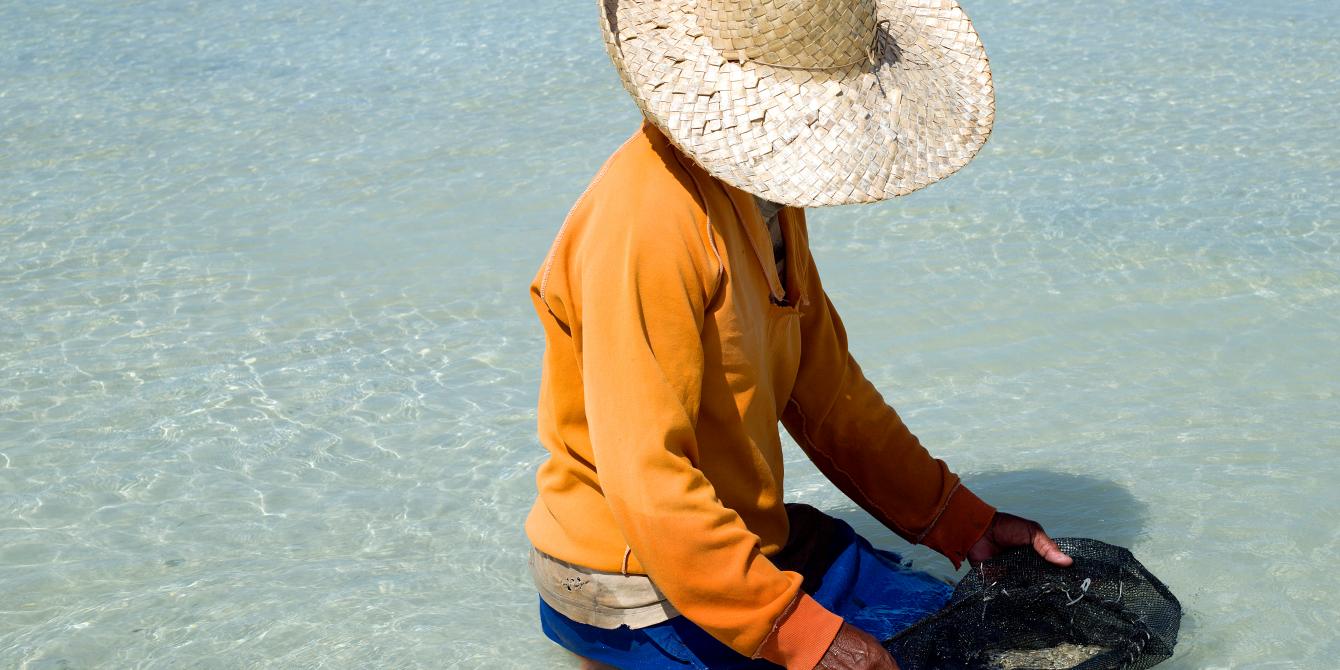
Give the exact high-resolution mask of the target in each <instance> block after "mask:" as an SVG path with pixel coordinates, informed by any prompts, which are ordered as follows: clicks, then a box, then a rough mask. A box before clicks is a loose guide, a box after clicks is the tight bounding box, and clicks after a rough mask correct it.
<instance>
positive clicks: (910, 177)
mask: <svg viewBox="0 0 1340 670" xmlns="http://www.w3.org/2000/svg"><path fill="white" fill-rule="evenodd" d="M600 3H601V10H602V11H601V25H602V29H603V32H604V36H605V44H606V48H607V50H608V52H609V54H610V58H611V59H612V60H613V61H614V64H615V67H616V68H617V69H618V71H619V75H620V77H621V78H622V79H623V83H624V87H625V88H626V89H627V90H628V92H629V93H630V94H632V96H633V99H634V100H635V101H636V102H637V105H638V107H640V108H641V109H642V112H643V114H644V115H646V117H647V118H648V119H650V120H651V121H652V123H654V124H655V125H656V126H657V127H658V128H660V129H661V130H662V132H664V133H665V134H666V135H667V136H668V137H669V138H670V140H671V141H672V142H674V143H675V145H676V146H678V147H679V148H680V149H681V150H682V151H684V153H686V154H688V155H689V156H690V157H691V158H692V159H693V160H694V161H696V162H697V163H698V164H699V165H701V166H702V167H703V168H704V169H705V170H707V172H708V173H710V174H712V175H713V176H715V177H717V178H719V179H721V180H723V181H725V182H726V183H728V184H730V185H732V186H735V187H736V188H739V189H742V190H744V191H748V192H750V193H753V194H755V195H758V196H760V197H763V198H766V199H768V200H772V201H774V202H779V203H782V204H786V205H792V206H797V207H817V206H824V205H841V204H849V203H860V202H873V201H877V200H883V199H885V198H890V197H893V196H898V195H903V194H906V193H910V192H912V191H915V190H917V189H919V188H921V187H923V186H926V185H928V184H931V183H933V182H935V181H937V180H939V179H943V178H944V177H946V176H948V175H950V174H952V173H954V172H955V171H957V170H958V169H959V168H961V167H963V166H964V165H966V164H967V163H968V161H970V160H972V157H973V156H975V155H976V154H977V152H978V150H979V149H981V147H982V145H983V144H984V143H985V142H986V140H987V137H988V136H989V135H990V134H991V125H992V122H993V120H994V118H995V99H994V93H993V89H992V83H991V70H990V67H989V65H988V62H987V58H986V52H985V50H984V49H983V47H982V43H981V40H980V39H979V38H978V36H977V33H976V31H975V30H973V27H972V24H971V23H970V22H969V21H968V17H967V16H966V15H965V14H964V13H963V10H962V9H960V8H959V6H958V4H957V3H955V2H952V1H951V0H876V3H875V4H876V11H877V17H876V18H877V20H878V21H879V22H880V23H879V29H878V34H877V39H876V40H875V42H874V43H875V48H874V50H873V56H874V63H875V64H874V65H872V64H871V63H869V62H864V61H863V62H860V63H856V64H853V65H851V66H848V67H845V68H841V69H835V70H822V71H816V70H804V69H795V68H782V67H773V66H769V65H766V64H763V63H760V62H757V61H749V60H745V61H744V62H742V63H741V62H732V61H728V60H726V59H725V58H723V57H722V56H721V54H720V53H719V52H718V51H717V50H716V49H714V48H713V47H712V45H711V42H710V40H709V39H708V38H707V37H705V36H704V35H703V34H702V30H701V29H700V27H699V24H698V19H697V17H696V16H695V14H694V12H695V9H696V3H695V1H694V0H649V1H648V0H600Z"/></svg>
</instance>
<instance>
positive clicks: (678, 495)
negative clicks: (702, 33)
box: [526, 123, 994, 670]
mask: <svg viewBox="0 0 1340 670" xmlns="http://www.w3.org/2000/svg"><path fill="white" fill-rule="evenodd" d="M780 220H781V224H782V229H783V237H784V239H785V240H786V246H787V259H786V268H787V272H786V275H787V282H788V285H787V286H782V284H781V281H780V280H779V278H778V273H777V268H776V265H775V264H774V262H773V256H772V245H771V241H770V237H769V234H768V230H767V226H766V224H765V223H764V222H763V221H762V219H761V218H760V216H759V213H758V208H757V206H756V205H755V202H754V200H753V198H752V196H750V195H749V194H747V193H745V192H743V191H740V190H738V189H735V188H733V187H731V186H728V185H726V184H724V183H723V182H721V181H719V180H717V179H714V178H712V177H711V176H709V175H708V174H707V173H706V172H704V171H703V170H702V169H701V168H699V167H698V166H697V165H696V164H695V163H693V162H692V160H690V159H689V158H688V157H686V156H684V155H683V154H682V153H680V152H679V151H678V150H677V149H675V148H674V147H673V145H671V144H670V142H669V141H668V140H667V139H666V138H665V137H664V136H663V135H662V134H661V133H660V132H659V131H658V130H656V128H655V127H654V126H652V125H651V124H648V123H644V124H643V126H642V128H641V129H639V131H638V132H637V133H635V134H634V135H633V137H632V138H631V139H629V140H628V141H627V142H626V143H625V144H624V145H623V146H622V147H621V148H620V149H619V150H618V151H617V152H615V154H614V155H613V156H612V157H611V158H610V159H609V161H608V162H607V163H606V164H605V166H604V167H603V168H602V169H601V171H600V172H599V174H597V175H596V177H595V179H594V180H593V181H592V183H591V185H590V187H589V188H588V189H587V191H586V192H585V193H584V194H583V195H582V196H581V198H580V199H579V200H578V202H577V204H576V205H575V206H574V207H573V209H572V211H571V213H570V214H569V215H568V218H567V220H566V221H565V222H564V225H563V227H562V229H561V230H560V231H559V233H558V236H557V239H556V240H555V241H554V244H553V247H552V249H551V250H550V252H549V255H548V257H547V258H546V260H545V262H544V265H543V266H542V267H541V269H540V271H539V273H538V275H537V276H536V278H535V281H534V283H533V284H532V286H531V297H532V299H533V301H534V304H535V308H536V311H537V313H538V315H539V317H540V321H541V323H542V324H543V326H544V333H545V352H544V361H543V372H542V380H541V387H540V400H539V437H540V440H541V442H542V443H543V444H544V446H545V447H546V448H547V449H548V450H549V452H550V457H549V459H548V460H547V461H546V462H545V463H544V464H543V465H541V466H540V469H539V472H538V474H537V476H536V481H537V485H538V489H539V496H538V498H537V499H536V501H535V505H534V507H533V508H532V509H531V512H530V515H529V517H528V518H527V520H526V533H527V535H528V536H529V538H530V540H531V542H532V543H533V544H534V545H535V547H536V548H538V549H539V550H540V551H543V552H545V553H547V554H549V555H551V556H554V557H556V558H559V559H562V560H564V561H568V562H571V563H575V564H578V565H583V566H586V567H588V568H591V569H595V570H602V571H609V572H618V571H620V570H621V569H626V570H627V571H629V572H632V573H637V574H646V575H648V576H649V577H650V578H651V579H652V581H653V582H654V583H655V584H656V585H657V586H658V587H659V588H660V589H661V591H662V592H663V593H664V594H665V595H666V597H667V598H668V599H669V600H670V602H671V604H673V605H674V606H675V608H676V609H677V610H678V611H679V612H681V613H682V614H683V615H684V616H686V617H688V619H689V620H690V621H692V622H694V623H695V624H697V625H698V626H700V627H702V628H703V629H705V630H706V631H707V632H708V633H710V634H711V635H712V636H713V637H715V638H717V639H718V640H721V641H722V642H723V643H725V644H727V645H729V646H730V647H731V648H732V649H735V650H736V651H738V652H740V653H741V654H744V655H746V656H753V657H765V658H768V659H769V660H771V661H773V662H776V663H779V664H782V665H785V666H787V667H788V668H804V669H805V670H808V669H809V668H812V667H813V666H814V664H815V663H816V662H817V661H818V660H819V658H820V657H821V656H822V655H823V653H824V651H825V650H826V649H827V647H828V644H829V643H830V642H831V641H832V639H833V637H834V635H836V633H837V629H838V627H839V626H840V625H841V620H840V619H839V618H838V617H837V616H836V615H834V614H832V613H830V612H828V611H827V610H826V609H824V608H823V607H822V606H820V605H819V604H818V603H817V602H815V601H814V600H813V599H812V598H810V597H809V596H807V595H805V594H803V593H802V592H801V591H800V584H801V577H800V575H798V574H796V573H794V572H784V571H782V570H779V569H778V568H777V567H776V566H774V565H773V564H772V562H771V561H769V560H768V556H770V555H773V554H775V553H776V552H777V551H779V550H780V549H781V548H782V545H783V544H785V542H786V540H787V532H788V526H787V516H786V510H785V508H784V507H783V500H782V495H783V488H782V474H783V473H782V449H781V442H780V436H779V434H778V422H779V421H781V422H782V423H783V424H784V425H785V426H786V429H787V430H788V431H789V432H790V433H791V435H792V436H794V437H795V439H796V441H797V442H798V443H799V444H800V446H801V447H802V448H803V449H804V451H805V453H806V454H807V455H808V456H809V457H810V459H812V460H813V461H814V462H815V464H816V465H817V466H818V467H819V469H820V470H821V471H822V472H823V473H824V474H825V475H826V476H827V477H828V478H829V479H830V480H832V481H833V483H834V484H835V485H837V486H838V488H839V489H841V490H842V491H843V492H844V493H845V494H847V495H848V496H850V497H851V498H852V499H853V500H855V501H856V502H857V503H858V504H860V505H861V506H862V507H863V508H865V509H866V510H867V511H869V512H870V513H871V514H872V515H874V516H875V517H876V518H878V519H879V520H880V521H881V522H883V523H884V524H885V525H887V526H888V527H890V528H891V529H893V530H894V531H895V532H897V533H898V534H899V535H901V536H902V537H904V538H906V539H908V540H909V541H912V542H919V543H922V544H925V545H927V546H929V547H931V548H933V549H935V550H937V551H939V552H940V553H942V554H944V555H946V556H947V557H949V558H950V560H952V561H954V564H955V565H958V563H959V562H960V561H961V560H962V559H963V558H964V556H965V555H966V553H967V551H968V549H969V547H971V545H972V544H973V543H974V542H975V541H976V540H977V539H978V538H979V537H981V535H982V533H983V532H985V530H986V527H987V525H988V524H989V523H990V520H991V517H992V515H993V514H994V510H993V509H992V508H991V507H990V506H988V505H986V504H985V503H983V502H982V501H981V500H979V499H978V498H977V497H976V496H974V495H973V494H972V493H971V492H970V491H968V490H967V489H966V488H964V487H962V486H960V485H959V480H958V477H957V476H955V475H954V474H953V473H952V472H950V471H949V469H948V468H947V467H945V465H944V463H942V462H941V461H938V460H936V459H934V458H932V457H931V456H930V455H929V454H928V453H927V452H926V450H925V449H923V448H922V446H921V445H920V443H918V441H917V439H916V437H915V436H913V435H912V433H911V432H909V431H908V429H907V428H906V427H905V426H904V425H903V422H902V421H901V420H900V419H899V418H898V415H897V414H896V413H895V412H894V410H893V409H891V408H890V407H889V406H888V405H887V404H886V403H885V402H884V400H883V398H882V397H881V396H880V394H879V392H878V391H877V390H875V388H874V386H872V385H871V384H870V382H868V381H867V380H866V379H865V376H864V375H863V374H862V373H861V368H860V367H859V366H858V365H857V364H856V361H854V360H852V357H851V355H850V354H849V353H848V351H847V340H846V333H845V332H844V331H843V328H842V323H841V321H840V320H839V319H838V315H837V312H836V311H834V309H833V306H832V304H831V303H830V302H829V300H828V297H827V296H826V295H825V294H824V291H823V287H822V286H821V285H820V283H819V274H818V270H817V268H816V267H815V265H814V259H813V258H812V257H811V256H810V251H809V245H808V232H807V230H806V227H805V218H804V213H803V211H802V210H800V209H794V208H786V209H783V210H782V212H781V214H780ZM779 303H780V304H779Z"/></svg>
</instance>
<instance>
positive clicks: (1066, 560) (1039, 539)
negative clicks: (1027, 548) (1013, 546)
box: [1033, 528, 1075, 568]
mask: <svg viewBox="0 0 1340 670" xmlns="http://www.w3.org/2000/svg"><path fill="white" fill-rule="evenodd" d="M1033 551H1036V552H1038V555H1039V556H1041V557H1042V558H1043V560H1045V561H1047V562H1048V563H1051V564H1052V565H1059V566H1061V567H1063V568H1067V567H1070V565H1071V564H1072V563H1074V562H1075V559H1073V558H1071V557H1069V556H1067V555H1066V553H1065V552H1064V551H1061V548H1060V547H1058V546H1056V543H1055V542H1053V541H1052V539H1051V538H1050V537H1047V533H1046V531H1044V530H1042V529H1041V528H1036V529H1034V531H1033Z"/></svg>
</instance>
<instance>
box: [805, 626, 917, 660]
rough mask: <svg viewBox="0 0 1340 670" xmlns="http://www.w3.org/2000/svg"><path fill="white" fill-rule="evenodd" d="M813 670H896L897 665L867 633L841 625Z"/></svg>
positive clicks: (854, 627) (882, 646) (877, 641)
mask: <svg viewBox="0 0 1340 670" xmlns="http://www.w3.org/2000/svg"><path fill="white" fill-rule="evenodd" d="M814 670H898V664H897V663H894V662H893V657H892V656H890V655H889V652H887V651H885V650H884V645H881V644H880V643H879V640H876V639H875V638H874V637H872V636H871V635H870V634H869V633H867V632H865V631H863V630H861V629H860V628H857V627H856V626H853V625H851V624H849V623H843V624H842V628H839V629H838V634H837V637H835V638H833V644H831V645H829V646H828V652H827V653H825V654H824V657H823V658H821V659H819V664H818V665H816V666H814Z"/></svg>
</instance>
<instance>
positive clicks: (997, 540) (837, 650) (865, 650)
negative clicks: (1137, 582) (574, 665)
mask: <svg viewBox="0 0 1340 670" xmlns="http://www.w3.org/2000/svg"><path fill="white" fill-rule="evenodd" d="M1030 546H1031V547H1033V551H1036V552H1038V555H1039V556H1041V557H1042V558H1043V559H1044V560H1046V561H1047V562H1048V563H1052V564H1055V565H1059V566H1061V567H1069V566H1070V564H1071V563H1074V560H1073V559H1071V558H1070V557H1069V556H1066V555H1065V553H1064V552H1062V551H1061V549H1060V548H1059V547H1057V546H1056V543H1055V542H1053V541H1052V539H1051V538H1050V537H1048V536H1047V533H1046V531H1044V530H1042V526H1041V525H1039V524H1038V523H1037V522H1036V521H1030V520H1028V519H1025V518H1023V517H1019V516H1015V515H1013V514H1006V513H1005V512H997V513H996V516H995V517H993V518H992V519H991V525H990V526H988V527H987V529H986V533H984V534H983V535H982V537H981V539H979V540H977V542H976V543H975V544H973V545H972V548H970V549H969V550H968V563H969V564H970V565H972V566H973V567H977V566H979V565H981V564H982V561H986V560H989V559H991V558H992V557H994V556H995V555H996V554H999V553H1000V552H1002V551H1005V550H1006V549H1012V548H1014V547H1030ZM581 667H582V670H614V668H611V667H610V666H608V665H605V664H604V663H597V662H595V661H592V660H589V659H582V666H581ZM814 670H898V664H897V663H895V662H894V660H893V658H892V657H891V656H889V653H888V652H887V651H885V650H884V645H882V644H880V642H879V640H876V639H875V638H874V636H872V635H870V634H869V633H867V632H865V631H863V630H861V629H860V628H857V627H856V626H853V625H851V624H847V623H844V624H842V628H840V629H839V630H838V634H837V637H836V638H834V639H833V644H832V645H830V646H829V647H828V652H827V653H825V654H824V657H823V658H822V659H820V660H819V664H818V665H817V666H815V668H814Z"/></svg>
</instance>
